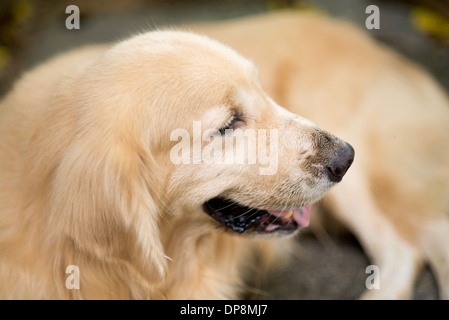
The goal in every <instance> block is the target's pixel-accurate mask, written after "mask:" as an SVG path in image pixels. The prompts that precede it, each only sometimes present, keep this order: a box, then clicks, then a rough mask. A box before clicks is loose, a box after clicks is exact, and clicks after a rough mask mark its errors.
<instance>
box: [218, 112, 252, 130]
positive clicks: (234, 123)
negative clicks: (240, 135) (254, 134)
mask: <svg viewBox="0 0 449 320" xmlns="http://www.w3.org/2000/svg"><path fill="white" fill-rule="evenodd" d="M244 125H245V121H244V120H243V117H242V116H241V115H240V114H239V113H237V112H236V113H234V115H233V116H232V117H230V118H229V119H228V121H226V123H225V124H224V125H223V126H222V127H221V128H220V129H218V131H219V132H220V134H221V135H222V136H223V135H225V134H226V133H231V130H235V129H238V128H241V127H243V126H244Z"/></svg>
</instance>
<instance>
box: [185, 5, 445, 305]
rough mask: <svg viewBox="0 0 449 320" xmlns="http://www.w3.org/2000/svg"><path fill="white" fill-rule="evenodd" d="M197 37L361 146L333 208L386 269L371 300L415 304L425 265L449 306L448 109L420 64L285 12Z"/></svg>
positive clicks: (346, 30) (278, 96)
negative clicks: (248, 62)
mask: <svg viewBox="0 0 449 320" xmlns="http://www.w3.org/2000/svg"><path fill="white" fill-rule="evenodd" d="M193 30H195V31H198V32H200V33H205V34H207V35H209V36H211V37H213V38H216V39H218V40H220V41H223V42H224V43H225V44H228V45H230V46H231V47H233V48H234V49H236V50H237V51H239V52H240V53H241V54H242V55H244V56H245V57H247V58H249V59H252V60H253V61H254V63H255V64H256V65H257V66H258V68H259V71H260V77H261V82H262V86H263V87H264V89H265V90H266V91H267V92H268V94H270V95H271V96H272V97H273V98H274V99H275V100H276V101H278V102H279V103H280V104H281V105H283V106H284V107H286V108H288V109H289V110H290V111H292V112H295V113H297V114H300V115H301V116H304V117H306V118H308V119H311V120H312V121H314V122H316V123H317V124H318V125H320V126H322V127H323V128H326V129H328V130H330V131H331V132H333V133H336V134H337V135H338V136H340V137H342V138H343V139H345V140H346V141H348V142H350V143H351V144H353V145H354V147H355V150H356V151H357V159H356V161H355V163H354V166H353V168H351V170H350V172H349V173H348V175H347V177H345V179H344V181H343V182H342V184H341V185H339V186H338V187H336V188H335V189H333V190H332V191H331V193H330V194H329V196H328V197H326V198H325V201H324V204H325V205H326V207H329V208H331V210H332V212H333V213H334V214H335V215H336V216H337V217H339V218H340V219H341V220H342V221H343V222H344V223H345V224H346V225H347V226H348V227H349V228H350V229H351V230H352V231H353V232H354V233H355V234H356V236H357V238H358V239H359V241H360V242H361V244H362V246H363V248H364V249H365V250H366V252H367V254H368V255H369V257H370V258H371V259H372V262H373V264H376V265H378V266H379V270H380V289H379V290H371V291H368V292H367V293H366V295H365V297H366V298H369V297H372V298H374V297H376V298H407V297H410V296H411V294H412V289H413V286H414V283H415V277H416V275H417V273H418V272H419V270H420V267H421V266H422V263H423V262H425V263H430V265H431V267H432V268H433V270H434V271H435V272H436V277H437V280H438V284H439V287H440V294H441V296H442V297H444V298H449V219H448V217H449V130H448V128H449V102H448V98H447V96H446V94H445V92H444V91H443V90H442V89H441V87H440V86H439V85H438V84H437V83H436V82H435V81H434V80H433V79H432V78H431V77H430V76H429V75H428V74H426V72H424V71H423V70H421V69H420V68H419V67H417V66H416V65H413V64H412V63H410V62H408V61H406V59H404V58H403V57H401V56H399V55H398V54H396V53H394V52H392V51H391V50H389V49H387V48H385V47H383V46H381V45H379V44H377V43H375V42H374V41H373V40H371V39H369V37H368V36H367V35H366V34H364V33H363V32H361V31H359V30H357V29H356V28H354V27H353V26H351V25H349V24H347V23H344V22H339V21H334V20H331V19H329V18H326V17H319V16H315V15H307V14H297V13H289V12H285V13H277V14H272V15H269V16H265V17H254V18H247V19H243V20H238V21H235V22H234V23H230V22H225V23H221V24H213V25H203V26H196V27H194V28H193Z"/></svg>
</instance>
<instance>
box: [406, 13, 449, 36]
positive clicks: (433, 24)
mask: <svg viewBox="0 0 449 320" xmlns="http://www.w3.org/2000/svg"><path fill="white" fill-rule="evenodd" d="M411 19H412V23H413V25H414V26H415V27H416V28H417V29H418V30H419V31H421V32H423V33H425V34H428V35H430V36H432V37H434V38H436V39H437V40H441V41H444V42H448V43H449V18H448V17H446V16H445V15H444V14H442V13H441V12H437V11H434V10H432V9H429V8H426V7H421V6H417V7H414V8H413V9H412V11H411Z"/></svg>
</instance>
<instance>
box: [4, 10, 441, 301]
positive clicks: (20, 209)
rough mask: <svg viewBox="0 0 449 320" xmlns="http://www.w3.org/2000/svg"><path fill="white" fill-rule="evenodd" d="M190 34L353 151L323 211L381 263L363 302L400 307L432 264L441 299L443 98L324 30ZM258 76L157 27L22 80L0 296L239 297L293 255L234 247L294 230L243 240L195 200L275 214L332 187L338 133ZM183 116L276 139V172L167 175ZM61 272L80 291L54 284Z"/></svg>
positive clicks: (296, 24) (321, 26)
mask: <svg viewBox="0 0 449 320" xmlns="http://www.w3.org/2000/svg"><path fill="white" fill-rule="evenodd" d="M194 30H195V31H200V32H205V33H207V34H209V35H210V36H211V37H213V38H218V39H219V40H222V41H224V42H225V43H227V44H230V45H231V46H233V47H234V48H235V49H237V50H238V51H239V52H241V53H242V54H243V55H244V56H247V57H249V58H252V59H253V60H254V61H255V63H256V65H257V66H258V67H259V69H260V76H261V79H262V86H263V88H265V89H266V90H267V92H268V93H269V94H271V95H272V97H274V99H275V100H276V101H277V102H279V103H281V104H282V105H284V106H288V107H290V109H291V110H292V111H294V112H295V113H298V114H300V115H301V116H305V117H309V118H311V119H313V120H314V121H316V122H317V123H318V124H319V125H321V126H322V127H323V128H326V129H328V130H329V131H330V132H337V133H339V135H340V136H341V137H343V138H346V139H348V141H349V142H351V143H353V144H354V145H355V146H356V150H357V153H358V158H357V160H356V162H355V165H354V168H353V169H354V170H353V172H351V171H352V169H351V170H350V171H349V172H350V173H351V174H350V175H349V174H348V177H347V178H348V179H347V181H345V182H344V183H343V184H342V185H340V186H339V187H338V188H336V189H334V190H333V191H334V192H333V196H332V197H329V198H328V199H326V200H327V201H330V202H331V204H332V206H333V208H334V212H335V213H336V214H337V216H338V217H340V218H341V219H342V220H343V221H344V222H345V223H347V224H348V226H349V227H350V228H351V229H352V230H353V231H354V232H355V233H356V235H357V236H358V237H359V239H360V240H361V242H362V245H363V246H364V248H365V249H366V250H367V252H368V254H370V255H371V257H372V258H373V261H374V263H376V264H378V265H379V267H380V271H381V288H382V289H381V290H380V291H376V293H381V294H383V296H384V297H390V298H396V297H406V296H408V295H409V294H410V289H411V287H412V285H413V282H412V280H413V278H414V276H415V275H416V273H417V272H418V270H419V266H420V264H421V263H422V261H425V260H428V261H430V262H431V263H432V266H433V267H434V268H435V270H436V272H437V276H438V279H439V283H440V285H441V289H442V293H443V295H445V296H447V294H448V278H449V275H448V272H449V271H448V270H449V268H448V266H449V262H448V261H449V253H448V248H447V246H446V243H449V241H448V240H449V239H448V238H449V236H448V234H449V232H447V231H448V230H449V226H448V222H447V216H446V213H447V211H448V210H447V209H448V190H449V188H448V183H449V176H448V175H449V173H448V172H447V170H446V168H447V164H448V163H449V161H448V157H449V156H448V150H449V148H448V146H449V145H448V144H449V137H448V133H447V130H446V126H447V124H449V120H448V119H449V110H448V106H447V104H448V103H447V99H446V97H445V96H444V93H443V92H442V91H441V90H440V89H439V88H438V86H437V85H436V84H435V83H434V82H433V81H432V80H431V79H430V78H429V77H428V76H426V75H425V74H424V73H422V72H421V71H419V70H417V69H416V68H415V67H414V66H412V65H410V64H408V63H406V62H403V61H402V59H401V58H399V57H397V56H395V55H394V54H392V53H391V52H389V51H387V50H384V49H382V48H379V47H378V46H377V45H375V44H374V43H373V42H371V41H370V40H368V39H367V38H366V37H365V36H363V35H361V34H359V33H358V32H357V31H354V30H353V28H351V27H348V26H346V25H344V24H343V25H341V24H339V23H335V22H329V21H328V20H325V19H320V18H313V17H310V18H309V17H301V16H299V17H296V16H295V15H290V14H286V15H279V16H276V15H274V16H272V17H266V18H254V19H249V20H244V21H240V22H235V23H229V24H226V23H225V24H221V25H216V26H215V27H212V26H207V27H205V28H203V27H201V26H198V27H197V28H194ZM255 74H256V73H255V72H254V70H253V67H252V65H251V64H250V63H248V62H247V61H246V60H244V59H243V58H241V57H240V56H238V54H236V53H235V52H234V51H232V50H230V49H228V48H226V47H223V46H221V45H219V44H217V43H215V42H211V41H209V40H207V39H203V38H198V37H196V36H192V35H189V34H184V33H179V34H178V33H176V32H174V33H171V32H155V33H150V34H148V35H146V36H145V35H142V36H138V37H136V38H135V39H134V40H130V41H128V42H124V43H122V44H119V45H117V46H115V47H112V49H111V48H110V47H94V48H87V49H82V50H79V51H76V52H73V53H68V54H66V55H62V56H60V57H57V58H55V59H54V60H52V61H50V62H48V63H46V64H44V65H42V66H41V67H38V68H37V69H35V70H33V71H31V72H30V73H29V74H28V75H26V76H25V77H24V78H23V79H22V80H21V81H20V82H18V84H17V85H16V86H15V88H14V90H13V91H12V92H11V93H10V94H9V95H8V96H7V97H6V98H5V99H4V100H3V102H2V103H1V105H0V215H1V217H0V257H1V258H0V259H1V260H0V295H1V296H2V297H3V298H87V299H89V298H156V299H157V298H169V299H173V298H236V297H238V293H239V292H240V289H242V288H243V287H244V282H243V280H242V279H243V278H244V274H245V272H248V271H250V269H249V267H250V266H251V264H252V263H253V262H254V261H255V260H256V259H261V257H262V259H263V260H264V261H268V260H270V259H273V257H274V255H275V254H276V252H278V250H279V249H280V248H281V247H282V248H281V251H282V249H283V247H285V246H287V244H288V240H287V239H285V238H274V239H263V238H262V239H260V238H257V237H256V238H246V237H244V235H246V234H253V233H257V232H259V233H262V234H263V235H264V236H267V235H271V234H277V233H276V232H278V231H279V232H281V233H290V232H292V230H290V229H288V226H289V225H290V224H286V223H283V222H282V223H280V224H279V223H278V224H277V225H276V224H275V222H276V221H277V220H276V219H274V220H269V221H271V222H272V223H273V224H274V226H275V229H274V231H273V228H271V227H267V226H265V225H260V224H258V222H253V221H250V222H248V223H246V221H245V223H246V224H245V226H244V227H243V228H244V234H243V235H238V234H236V232H232V231H229V230H228V229H229V228H228V227H229V225H228V227H223V223H227V222H226V221H225V220H223V219H222V218H221V216H220V215H217V214H216V213H214V212H209V211H208V210H206V208H209V207H208V206H206V207H205V206H204V204H208V205H210V206H212V204H213V203H211V202H210V199H215V198H214V197H217V196H221V197H225V198H228V199H230V200H232V201H233V202H237V203H241V204H244V205H245V206H244V207H243V208H247V207H254V208H256V209H257V211H260V210H259V209H263V210H262V211H264V210H265V209H266V210H268V209H271V210H268V211H269V212H271V213H276V212H277V213H276V215H279V217H281V213H280V212H283V210H284V209H285V208H289V209H292V208H298V207H303V206H306V205H308V204H311V203H313V202H315V201H317V200H318V199H319V198H320V197H321V196H322V195H323V194H324V193H325V192H326V191H327V190H328V189H329V188H330V187H331V186H332V185H333V184H334V183H335V182H338V181H339V180H341V177H342V174H339V175H338V177H337V176H335V172H336V171H335V170H330V171H329V168H331V167H332V166H331V165H332V164H334V163H335V159H337V160H338V159H340V160H341V158H342V157H343V156H342V155H345V157H346V158H348V157H349V158H351V152H350V151H348V150H350V149H348V147H347V146H346V145H345V144H344V143H343V142H341V141H340V140H339V139H338V138H336V137H334V136H332V135H330V134H328V133H326V132H325V131H323V130H321V129H319V128H318V127H317V126H316V125H314V124H313V123H310V122H309V121H307V120H305V119H302V118H299V117H296V116H295V115H293V114H290V113H289V112H286V111H285V110H282V109H281V108H279V106H277V105H276V104H275V103H274V102H273V101H272V100H271V99H270V98H268V97H267V96H266V94H265V93H264V92H263V91H262V89H261V87H260V86H259V85H258V82H257V81H256V80H255V79H256V76H255ZM423 105H425V106H426V107H427V108H428V109H426V111H423ZM241 114H243V115H244V116H243V117H242V116H241ZM230 116H232V117H231V118H229V117H230ZM235 118H238V119H237V120H235ZM226 119H232V121H225V120H226ZM192 120H200V121H201V122H202V124H203V125H205V126H206V127H212V128H216V129H218V128H224V127H225V126H223V124H224V123H228V122H230V123H232V124H233V125H235V123H237V124H238V126H237V127H239V126H243V128H276V129H279V130H281V131H280V132H281V136H282V139H283V140H282V141H281V142H282V143H281V144H282V145H281V148H280V150H279V154H280V155H281V157H280V161H279V170H278V172H277V174H276V175H274V176H260V175H259V174H258V173H257V172H258V171H257V170H255V168H254V166H243V167H242V166H235V167H234V166H231V167H230V166H218V165H203V164H202V165H201V166H200V167H198V165H197V166H195V165H188V164H187V165H181V166H176V165H174V164H173V163H172V162H170V160H169V157H168V154H169V151H170V149H171V147H172V146H173V144H174V143H173V142H172V141H171V142H168V140H169V135H170V132H172V131H173V130H175V129H177V128H186V129H188V128H190V127H191V126H192ZM226 127H227V126H226ZM223 139H226V137H224V138H223ZM214 141H215V140H214ZM211 143H214V142H211ZM204 144H205V142H204ZM348 154H349V156H348ZM337 155H339V156H337ZM352 156H353V154H352ZM349 158H348V159H349ZM349 160H351V159H349ZM337 162H338V161H337ZM340 162H341V161H340ZM345 163H346V165H345V166H344V168H343V169H344V170H339V172H340V173H341V172H343V174H344V172H345V171H346V169H347V168H348V163H349V162H347V161H345ZM296 164H297V165H296ZM349 164H350V163H349ZM256 169H258V167H257V166H256ZM326 169H327V170H326ZM329 172H331V173H329ZM345 179H346V178H345ZM212 207H213V206H212ZM212 209H213V208H212ZM245 210H246V209H245ZM279 210H281V211H279ZM205 211H208V212H209V214H210V215H211V216H212V217H213V218H214V219H215V220H216V221H214V219H211V217H210V216H208V215H207V214H206V213H205ZM211 211H213V210H211ZM265 212H267V211H265ZM294 212H295V213H298V212H304V211H301V210H294ZM264 218H266V216H265V217H260V221H262V220H264ZM279 220H282V219H279ZM289 221H290V222H292V223H294V222H293V220H289ZM295 221H296V223H298V224H301V220H300V219H295ZM217 222H218V224H217ZM270 225H271V223H270ZM217 226H221V227H220V228H218V229H217ZM231 227H232V228H234V227H236V228H237V227H239V228H240V227H241V226H240V225H239V226H234V225H232V224H231ZM286 228H287V229H286ZM254 229H255V230H254ZM235 230H238V229H235ZM239 232H240V231H239ZM257 253H261V256H258V255H257ZM275 259H277V258H275ZM258 261H260V260H258ZM70 265H75V266H77V267H79V276H80V289H70V285H67V283H66V280H67V279H68V278H69V276H70V275H71V274H70V273H68V274H66V273H65V271H66V268H67V266H70ZM259 265H260V264H259ZM70 279H72V278H70Z"/></svg>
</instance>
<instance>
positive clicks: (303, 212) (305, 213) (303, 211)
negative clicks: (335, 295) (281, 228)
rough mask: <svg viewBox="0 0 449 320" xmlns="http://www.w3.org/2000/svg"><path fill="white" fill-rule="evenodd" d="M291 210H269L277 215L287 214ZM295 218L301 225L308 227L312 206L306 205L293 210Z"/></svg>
mask: <svg viewBox="0 0 449 320" xmlns="http://www.w3.org/2000/svg"><path fill="white" fill-rule="evenodd" d="M289 211H290V210H286V211H276V210H268V212H269V213H270V214H272V215H274V216H277V217H283V216H285V215H286V214H287V213H288V212H289ZM293 219H294V220H295V221H296V223H298V224H299V225H300V226H301V227H307V226H308V225H309V223H310V206H305V207H302V208H299V209H294V210H293Z"/></svg>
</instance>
